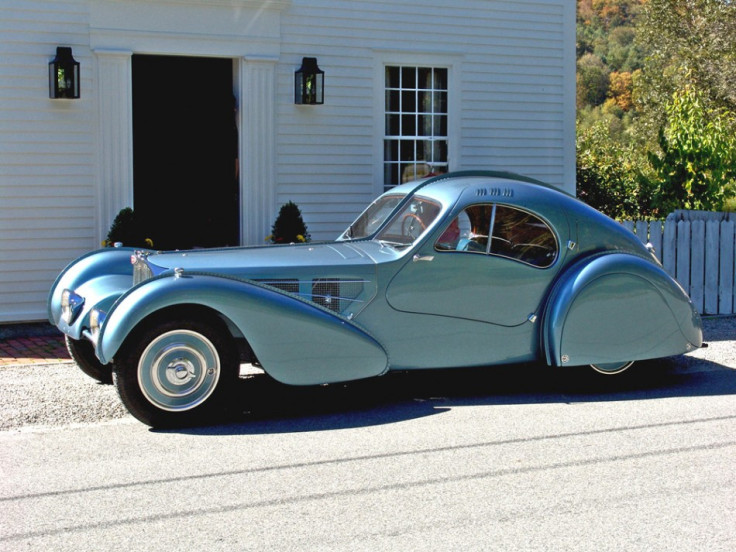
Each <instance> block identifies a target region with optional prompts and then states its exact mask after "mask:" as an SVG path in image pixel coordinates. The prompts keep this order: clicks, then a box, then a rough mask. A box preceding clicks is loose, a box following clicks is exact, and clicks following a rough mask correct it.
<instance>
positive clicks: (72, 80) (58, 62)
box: [49, 46, 79, 99]
mask: <svg viewBox="0 0 736 552" xmlns="http://www.w3.org/2000/svg"><path fill="white" fill-rule="evenodd" d="M49 97H50V98H69V99H75V98H78V97H79V62H78V61H76V60H75V59H74V58H73V57H72V49H71V48H68V47H63V46H59V47H57V48H56V57H55V58H54V59H53V61H51V62H49Z"/></svg>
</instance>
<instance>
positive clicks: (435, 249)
mask: <svg viewBox="0 0 736 552" xmlns="http://www.w3.org/2000/svg"><path fill="white" fill-rule="evenodd" d="M564 231H565V234H567V233H568V232H567V228H566V227H565V228H564ZM566 240H567V235H564V236H560V235H559V234H558V232H556V231H555V230H553V228H552V226H551V225H550V224H549V223H548V222H546V221H545V220H543V219H542V218H541V217H540V216H538V215H536V214H534V213H531V212H529V211H526V210H524V209H521V208H518V207H514V206H509V205H499V204H495V203H486V204H476V205H471V206H469V207H467V208H465V209H464V210H463V211H462V212H460V213H459V214H458V215H457V217H455V218H453V219H452V220H451V222H450V223H449V224H448V225H446V226H445V227H444V228H443V229H441V230H440V231H438V232H437V233H435V234H434V235H433V236H432V237H431V238H430V239H428V240H427V241H425V242H424V243H423V245H422V246H421V247H420V248H419V250H418V251H417V252H416V253H415V254H414V256H413V257H412V259H410V260H409V262H407V263H406V265H405V266H404V267H403V268H402V269H401V270H400V271H399V272H398V273H397V274H396V276H395V277H394V278H393V280H392V281H391V283H390V284H389V286H388V289H387V300H388V303H389V304H390V305H391V307H392V308H394V309H396V310H398V311H402V312H408V313H417V314H431V315H437V316H443V317H450V318H458V319H464V320H473V321H477V322H481V323H486V324H494V325H499V326H507V327H511V326H518V325H521V324H523V323H525V322H526V321H527V320H529V319H530V318H531V317H533V316H534V315H538V314H539V312H540V309H541V307H542V301H543V300H544V297H545V295H546V293H547V289H548V287H549V286H550V284H551V283H552V281H553V280H554V277H555V274H556V273H557V272H558V270H559V266H560V265H561V264H562V263H561V262H560V255H561V252H560V245H559V244H560V243H564V242H565V241H566Z"/></svg>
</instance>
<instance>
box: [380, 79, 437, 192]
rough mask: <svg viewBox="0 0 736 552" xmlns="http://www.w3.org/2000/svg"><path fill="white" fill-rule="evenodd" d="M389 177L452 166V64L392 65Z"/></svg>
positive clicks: (397, 179)
mask: <svg viewBox="0 0 736 552" xmlns="http://www.w3.org/2000/svg"><path fill="white" fill-rule="evenodd" d="M383 143H384V148H383V149H384V154H383V168H384V170H383V174H384V177H383V183H384V188H385V189H389V188H391V187H393V186H396V185H397V184H401V183H402V182H408V181H410V180H414V179H416V178H421V177H423V176H427V175H429V174H439V173H444V172H447V69H445V68H436V67H407V66H387V67H386V127H385V136H384V142H383Z"/></svg>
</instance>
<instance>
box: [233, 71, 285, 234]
mask: <svg viewBox="0 0 736 552" xmlns="http://www.w3.org/2000/svg"><path fill="white" fill-rule="evenodd" d="M240 64H241V66H240V91H241V94H240V136H241V140H240V185H241V187H240V190H241V194H240V198H241V199H240V201H241V205H240V213H241V225H240V228H241V237H240V239H241V244H243V245H253V244H262V243H263V242H264V239H265V237H266V236H267V235H268V234H270V232H271V224H272V223H273V219H274V217H275V214H276V213H275V211H276V199H275V198H276V191H275V185H276V106H275V96H276V92H275V72H276V59H272V58H243V59H241V61H240Z"/></svg>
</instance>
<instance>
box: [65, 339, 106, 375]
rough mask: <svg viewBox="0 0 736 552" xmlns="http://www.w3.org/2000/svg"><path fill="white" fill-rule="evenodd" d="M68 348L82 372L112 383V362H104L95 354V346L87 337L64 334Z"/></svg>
mask: <svg viewBox="0 0 736 552" xmlns="http://www.w3.org/2000/svg"><path fill="white" fill-rule="evenodd" d="M64 340H65V341H66V350H67V351H69V356H70V357H72V360H74V362H76V363H77V366H79V368H81V370H82V372H84V373H85V374H87V375H88V376H89V377H91V378H92V379H96V380H97V381H99V382H100V383H112V364H102V363H101V362H100V361H99V360H97V357H96V356H95V347H94V345H92V343H91V342H90V341H87V340H86V339H74V338H71V337H69V336H68V335H65V336H64Z"/></svg>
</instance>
